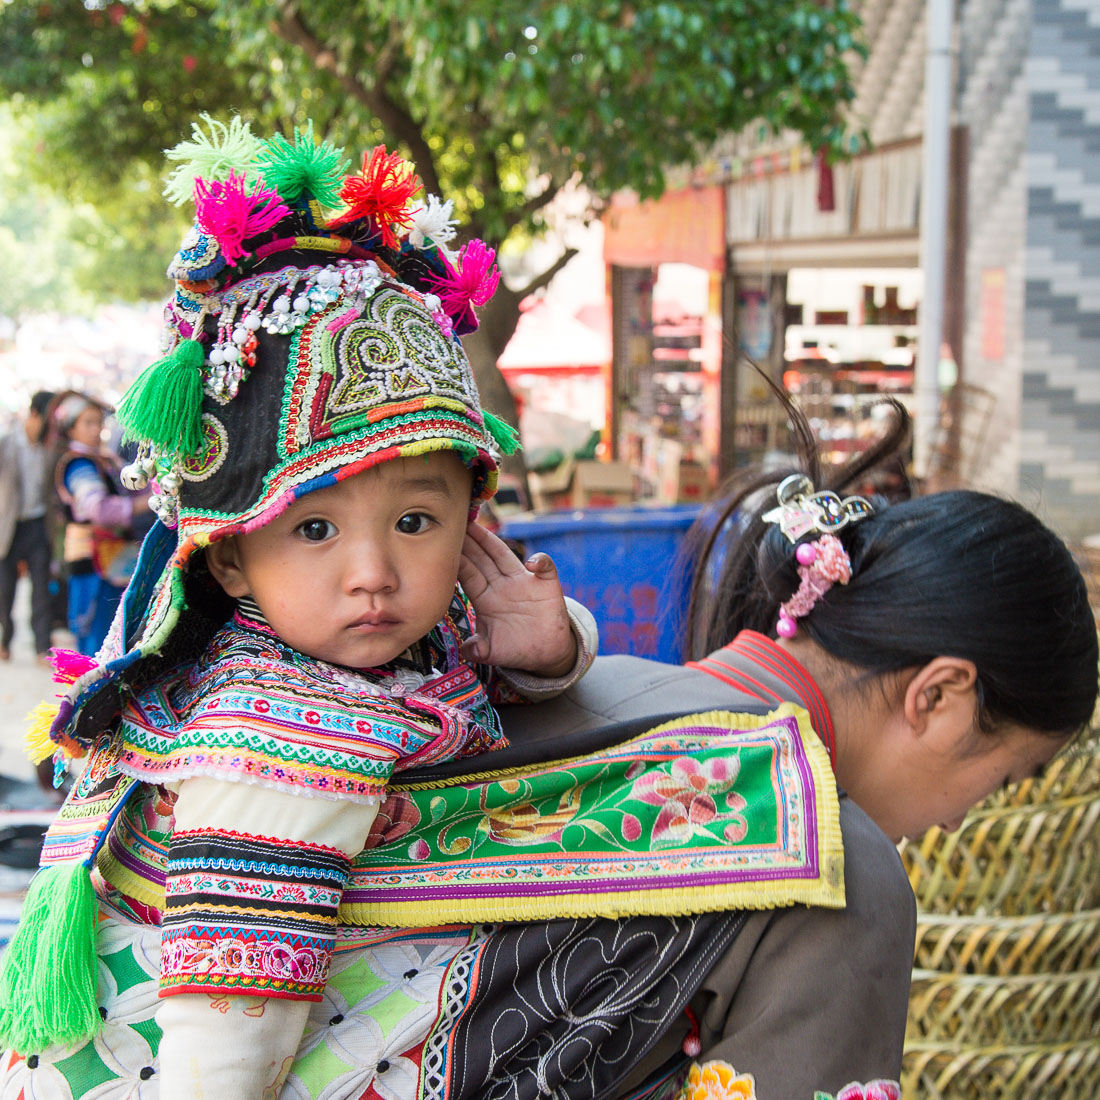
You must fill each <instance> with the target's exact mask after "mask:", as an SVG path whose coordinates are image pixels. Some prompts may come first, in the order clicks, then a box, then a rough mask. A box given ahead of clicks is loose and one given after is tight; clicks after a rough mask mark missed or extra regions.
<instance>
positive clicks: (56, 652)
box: [50, 646, 99, 684]
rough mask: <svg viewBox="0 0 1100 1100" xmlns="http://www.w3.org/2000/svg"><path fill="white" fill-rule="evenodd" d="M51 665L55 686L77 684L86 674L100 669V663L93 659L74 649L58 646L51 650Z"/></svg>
mask: <svg viewBox="0 0 1100 1100" xmlns="http://www.w3.org/2000/svg"><path fill="white" fill-rule="evenodd" d="M50 664H51V665H53V682H54V683H55V684H75V683H76V681H77V680H79V679H80V677H81V676H83V675H84V673H86V672H91V671H92V669H93V668H99V663H98V662H97V661H93V660H92V658H91V657H85V656H84V654H83V653H77V652H76V651H75V650H72V649H59V648H58V647H57V646H55V647H54V648H53V649H51V650H50Z"/></svg>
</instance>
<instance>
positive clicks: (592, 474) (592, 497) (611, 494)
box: [570, 461, 634, 508]
mask: <svg viewBox="0 0 1100 1100" xmlns="http://www.w3.org/2000/svg"><path fill="white" fill-rule="evenodd" d="M570 500H571V504H570V507H573V508H617V507H619V506H620V505H622V504H631V503H632V502H633V500H634V471H633V470H631V468H630V467H629V466H628V465H627V464H626V463H625V462H590V461H584V462H578V463H577V465H576V469H575V470H574V471H573V484H572V486H571V487H570Z"/></svg>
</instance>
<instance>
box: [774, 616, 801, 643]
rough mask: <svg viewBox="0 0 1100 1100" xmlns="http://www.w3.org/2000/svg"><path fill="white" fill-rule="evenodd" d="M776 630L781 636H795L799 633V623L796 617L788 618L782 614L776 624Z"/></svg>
mask: <svg viewBox="0 0 1100 1100" xmlns="http://www.w3.org/2000/svg"><path fill="white" fill-rule="evenodd" d="M775 632H776V634H778V635H779V637H780V638H793V637H794V636H795V635H796V634H797V633H798V623H796V622H795V621H794V619H788V618H787V616H786V615H780V616H779V622H777V623H776V624H775Z"/></svg>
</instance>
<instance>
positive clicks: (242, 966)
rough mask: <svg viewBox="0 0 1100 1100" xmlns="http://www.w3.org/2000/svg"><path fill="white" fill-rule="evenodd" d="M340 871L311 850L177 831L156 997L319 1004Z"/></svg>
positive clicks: (340, 861) (326, 853)
mask: <svg viewBox="0 0 1100 1100" xmlns="http://www.w3.org/2000/svg"><path fill="white" fill-rule="evenodd" d="M348 864H349V861H348V858H347V857H346V856H344V855H343V854H342V853H341V852H338V851H335V850H334V849H332V848H324V847H320V846H317V845H309V844H301V843H299V844H288V843H287V842H286V841H280V840H272V839H268V838H265V837H253V836H245V835H242V834H239V833H230V832H225V831H221V830H210V831H191V832H182V833H177V834H176V835H175V836H174V837H173V838H172V843H171V848H170V851H169V858H168V880H167V884H166V888H165V906H164V918H163V937H162V945H163V948H162V964H161V966H162V981H161V985H162V989H163V990H164V992H165V993H170V992H171V993H183V992H197V991H203V990H205V989H207V988H215V989H224V988H226V987H229V988H232V989H233V990H235V991H239V992H262V993H263V994H264V995H265V996H280V997H286V998H291V999H295V1000H317V999H319V998H320V996H321V994H322V992H323V991H324V984H325V979H326V977H327V974H328V967H329V961H330V959H331V956H332V948H333V944H334V943H335V936H336V912H337V909H338V907H339V904H340V895H341V891H342V890H343V888H344V883H345V882H346V880H347V876H348Z"/></svg>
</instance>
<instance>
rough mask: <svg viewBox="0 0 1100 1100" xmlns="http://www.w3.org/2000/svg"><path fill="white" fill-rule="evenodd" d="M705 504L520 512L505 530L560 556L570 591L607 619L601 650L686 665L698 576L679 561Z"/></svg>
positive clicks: (563, 577)
mask: <svg viewBox="0 0 1100 1100" xmlns="http://www.w3.org/2000/svg"><path fill="white" fill-rule="evenodd" d="M700 510H701V507H700V505H697V504H687V505H676V506H673V507H666V508H647V507H645V506H633V507H627V508H593V509H589V510H585V511H575V512H555V513H553V514H551V515H544V516H512V517H509V518H508V519H506V520H505V521H504V523H503V525H502V528H501V534H502V535H503V536H505V537H507V538H511V539H515V540H516V541H518V542H521V543H523V545H524V547H525V548H526V550H527V553H528V555H530V554H534V553H536V552H537V551H540V550H541V551H543V552H544V553H547V554H549V555H550V556H551V557H552V558H553V559H554V564H555V565H556V566H557V567H558V574H559V575H560V577H561V582H562V587H563V588H564V589H565V594H566V595H567V596H572V597H573V599H575V600H579V601H580V602H581V603H583V604H584V605H585V606H586V607H587V608H588V609H589V610H590V611H591V612H592V614H593V615H594V616H595V617H596V622H597V623H599V626H600V652H601V653H632V654H634V655H635V656H638V657H652V658H654V659H656V660H659V661H667V662H669V663H672V664H678V663H679V662H680V660H681V631H682V627H683V622H684V618H685V616H686V614H687V603H688V594H689V592H690V588H691V577H690V575H689V574H688V571H687V570H686V569H685V568H684V567H683V564H682V562H681V561H680V560H679V552H680V548H681V543H682V541H683V537H684V533H685V532H686V531H687V529H688V528H689V527H690V526H691V525H692V523H693V522H694V521H695V519H696V517H697V516H698V515H699V512H700Z"/></svg>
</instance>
